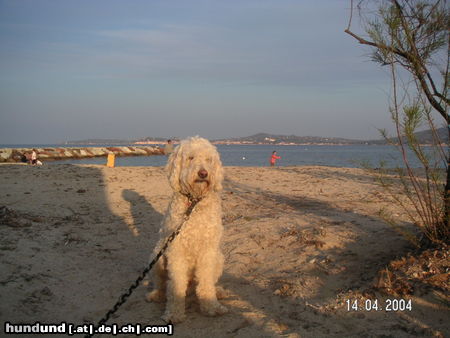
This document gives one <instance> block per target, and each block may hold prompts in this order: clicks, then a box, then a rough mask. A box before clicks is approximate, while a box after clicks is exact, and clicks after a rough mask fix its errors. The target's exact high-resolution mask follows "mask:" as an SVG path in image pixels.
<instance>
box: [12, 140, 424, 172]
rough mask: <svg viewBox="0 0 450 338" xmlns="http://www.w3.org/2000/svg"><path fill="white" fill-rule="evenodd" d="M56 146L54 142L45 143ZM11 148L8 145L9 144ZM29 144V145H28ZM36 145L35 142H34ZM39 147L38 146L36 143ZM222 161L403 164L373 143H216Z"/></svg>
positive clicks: (137, 161) (162, 160)
mask: <svg viewBox="0 0 450 338" xmlns="http://www.w3.org/2000/svg"><path fill="white" fill-rule="evenodd" d="M47 146H56V145H47ZM10 147H11V146H10ZM30 147H33V145H30ZM34 147H36V145H34ZM39 147H42V145H39ZM217 148H218V150H219V152H220V155H221V158H222V162H223V164H224V165H226V166H267V165H268V163H269V158H270V155H271V154H272V151H273V150H276V151H277V153H278V156H281V159H280V160H278V161H277V165H278V166H294V165H296V166H306V165H324V166H333V167H361V163H363V162H369V163H371V165H372V166H374V167H378V166H380V161H384V162H385V166H386V167H388V168H393V167H396V166H403V162H402V159H401V155H400V153H399V152H398V150H397V149H396V148H395V147H392V146H385V145H384V146H375V145H370V146H369V145H351V146H350V145H349V146H325V145H324V146H322V145H321V146H319V145H311V146H271V145H219V146H217ZM409 158H410V163H411V165H412V167H420V164H419V162H418V161H417V160H416V159H415V158H414V156H413V155H412V154H410V156H409ZM166 161H167V158H166V157H165V156H138V157H116V165H117V166H164V165H165V164H166ZM63 163H69V164H105V163H106V158H89V159H82V160H63V161H54V162H47V163H46V164H49V165H57V164H63Z"/></svg>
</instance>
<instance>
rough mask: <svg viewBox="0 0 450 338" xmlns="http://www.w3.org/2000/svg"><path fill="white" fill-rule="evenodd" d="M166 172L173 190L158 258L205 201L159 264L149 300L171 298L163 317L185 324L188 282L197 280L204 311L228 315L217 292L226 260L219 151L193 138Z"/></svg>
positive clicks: (180, 148)
mask: <svg viewBox="0 0 450 338" xmlns="http://www.w3.org/2000/svg"><path fill="white" fill-rule="evenodd" d="M166 169H167V172H168V178H169V182H170V185H171V187H172V189H173V191H174V192H173V195H172V200H171V202H170V204H169V208H168V210H167V212H166V215H165V218H164V220H163V224H162V227H161V230H160V239H159V242H158V245H157V246H156V248H155V250H154V253H155V254H156V253H157V252H159V250H160V248H161V247H162V246H163V244H164V242H165V240H166V239H167V237H168V236H170V234H171V233H172V232H173V231H174V230H175V229H176V228H178V226H179V225H180V224H181V222H183V219H184V214H185V212H186V210H187V209H188V207H189V206H190V203H191V201H192V199H200V202H198V204H197V205H196V206H195V208H194V210H193V212H192V214H191V215H190V218H189V220H188V221H187V222H186V224H184V226H183V228H182V230H181V232H180V233H179V235H178V236H177V237H176V238H175V239H174V241H173V242H172V243H171V244H170V245H169V247H168V248H167V250H166V252H165V253H164V255H163V256H162V257H161V258H160V259H159V260H158V263H157V264H156V266H155V268H154V272H153V283H154V290H153V291H152V292H150V293H148V294H147V300H149V301H155V302H163V301H164V300H167V305H166V311H165V313H164V315H163V317H162V319H163V320H164V321H166V322H171V323H177V322H181V321H183V320H184V319H185V298H186V292H187V289H188V286H189V284H190V283H191V282H194V283H195V292H196V295H197V298H198V300H199V303H200V310H201V312H202V313H203V314H205V315H208V316H216V315H220V314H224V313H226V312H228V310H227V308H226V307H225V306H223V305H221V304H220V303H219V302H218V300H217V293H216V283H217V281H218V279H219V277H220V276H221V275H222V269H223V260H224V259H223V255H222V252H221V250H220V242H221V237H222V232H223V228H222V208H221V198H220V191H221V190H222V180H223V169H222V163H221V161H220V157H219V153H218V152H217V150H216V148H215V147H214V146H213V145H212V144H211V143H210V142H209V141H208V140H206V139H204V138H201V137H198V136H195V137H191V138H188V139H186V140H183V141H182V142H181V143H180V145H179V146H178V147H177V148H175V150H174V152H173V153H172V155H171V156H170V158H169V161H168V163H167V166H166ZM219 291H220V290H219Z"/></svg>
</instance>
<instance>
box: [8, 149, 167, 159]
mask: <svg viewBox="0 0 450 338" xmlns="http://www.w3.org/2000/svg"><path fill="white" fill-rule="evenodd" d="M33 149H35V150H36V153H37V157H38V159H39V160H41V161H43V162H44V161H48V160H66V159H77V158H80V159H81V158H89V157H102V156H105V157H106V156H107V155H108V154H110V153H114V154H115V155H116V156H149V155H162V154H163V153H164V152H163V149H161V148H159V147H157V146H156V147H145V146H139V147H130V146H127V147H123V146H122V147H84V148H66V147H60V148H37V147H36V148H1V149H0V162H21V161H22V159H23V155H25V156H26V158H27V159H28V160H29V159H30V158H31V153H32V151H33Z"/></svg>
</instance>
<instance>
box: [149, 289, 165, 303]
mask: <svg viewBox="0 0 450 338" xmlns="http://www.w3.org/2000/svg"><path fill="white" fill-rule="evenodd" d="M145 300H146V301H147V302H155V303H163V302H165V301H166V295H165V293H164V292H162V291H161V290H153V291H151V292H148V293H147V294H146V295H145Z"/></svg>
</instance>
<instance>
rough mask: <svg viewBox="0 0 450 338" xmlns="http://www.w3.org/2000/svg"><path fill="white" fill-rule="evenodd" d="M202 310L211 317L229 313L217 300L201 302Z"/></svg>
mask: <svg viewBox="0 0 450 338" xmlns="http://www.w3.org/2000/svg"><path fill="white" fill-rule="evenodd" d="M200 310H201V311H202V313H203V314H204V315H206V316H211V317H212V316H220V315H223V314H225V313H228V309H227V308H226V307H225V306H223V305H222V304H220V303H219V302H217V301H215V302H207V303H203V304H200Z"/></svg>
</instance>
